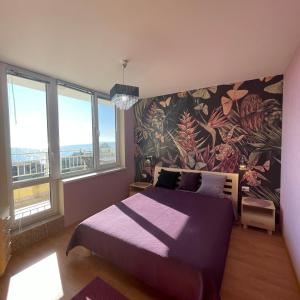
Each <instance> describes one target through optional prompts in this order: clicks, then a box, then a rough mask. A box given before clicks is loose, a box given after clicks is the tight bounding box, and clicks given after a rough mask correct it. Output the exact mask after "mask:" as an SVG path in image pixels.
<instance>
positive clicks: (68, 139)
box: [8, 83, 115, 150]
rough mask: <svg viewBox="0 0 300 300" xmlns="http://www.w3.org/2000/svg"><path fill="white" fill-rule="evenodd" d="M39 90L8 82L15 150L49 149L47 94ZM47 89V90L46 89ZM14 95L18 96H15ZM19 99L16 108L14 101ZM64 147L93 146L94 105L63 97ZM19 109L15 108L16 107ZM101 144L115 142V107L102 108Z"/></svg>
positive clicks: (60, 121)
mask: <svg viewBox="0 0 300 300" xmlns="http://www.w3.org/2000/svg"><path fill="white" fill-rule="evenodd" d="M36 84H37V85H39V86H40V88H39V89H34V88H27V87H24V86H21V85H17V84H14V86H13V88H12V84H11V83H8V97H9V117H10V136H11V147H12V148H31V149H39V150H43V149H47V148H48V141H47V119H46V93H45V89H44V86H45V84H44V83H36ZM43 89H44V90H43ZM13 95H14V97H13ZM13 99H15V105H14V101H13ZM58 103H59V132H60V133H59V135H60V138H59V140H60V145H61V146H67V145H78V144H91V143H92V111H91V102H89V101H84V100H78V99H74V98H71V97H67V96H62V95H59V97H58ZM14 107H15V108H14ZM98 116H99V121H100V120H101V121H100V126H99V129H100V133H101V137H100V142H113V141H115V113H114V108H113V106H112V105H105V104H103V101H102V102H101V104H99V105H98Z"/></svg>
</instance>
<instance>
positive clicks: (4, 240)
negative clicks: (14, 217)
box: [0, 217, 11, 276]
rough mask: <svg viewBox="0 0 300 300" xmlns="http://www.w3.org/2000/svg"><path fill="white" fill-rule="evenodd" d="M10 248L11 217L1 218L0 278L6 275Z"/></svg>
mask: <svg viewBox="0 0 300 300" xmlns="http://www.w3.org/2000/svg"><path fill="white" fill-rule="evenodd" d="M10 248H11V241H10V228H9V217H7V218H0V276H1V275H3V274H4V272H5V269H6V266H7V264H8V261H9V259H10Z"/></svg>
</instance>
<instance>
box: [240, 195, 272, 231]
mask: <svg viewBox="0 0 300 300" xmlns="http://www.w3.org/2000/svg"><path fill="white" fill-rule="evenodd" d="M241 222H242V224H243V227H244V228H247V227H248V226H254V227H258V228H262V229H266V230H267V231H268V233H269V234H272V231H275V205H274V203H273V202H272V201H269V200H264V199H258V198H251V197H243V198H242V218H241Z"/></svg>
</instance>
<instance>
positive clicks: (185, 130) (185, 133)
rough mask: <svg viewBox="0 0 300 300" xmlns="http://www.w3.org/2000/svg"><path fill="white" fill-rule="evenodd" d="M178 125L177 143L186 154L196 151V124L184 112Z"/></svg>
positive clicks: (188, 114)
mask: <svg viewBox="0 0 300 300" xmlns="http://www.w3.org/2000/svg"><path fill="white" fill-rule="evenodd" d="M179 121H180V123H179V124H178V128H179V130H178V143H179V145H180V146H181V147H182V148H183V150H185V151H186V152H191V151H197V142H196V139H195V138H196V136H197V133H196V130H197V124H196V125H195V120H194V119H193V118H192V117H191V115H190V113H188V112H184V113H183V115H182V117H181V118H180V120H179Z"/></svg>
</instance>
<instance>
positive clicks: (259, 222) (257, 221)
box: [242, 216, 275, 230]
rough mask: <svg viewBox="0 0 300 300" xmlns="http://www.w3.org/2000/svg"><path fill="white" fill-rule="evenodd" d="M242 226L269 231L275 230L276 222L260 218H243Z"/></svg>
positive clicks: (271, 219)
mask: <svg viewBox="0 0 300 300" xmlns="http://www.w3.org/2000/svg"><path fill="white" fill-rule="evenodd" d="M242 224H244V225H249V226H255V227H258V228H262V229H267V230H275V222H274V220H273V218H261V217H259V216H255V217H253V216H243V218H242Z"/></svg>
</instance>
